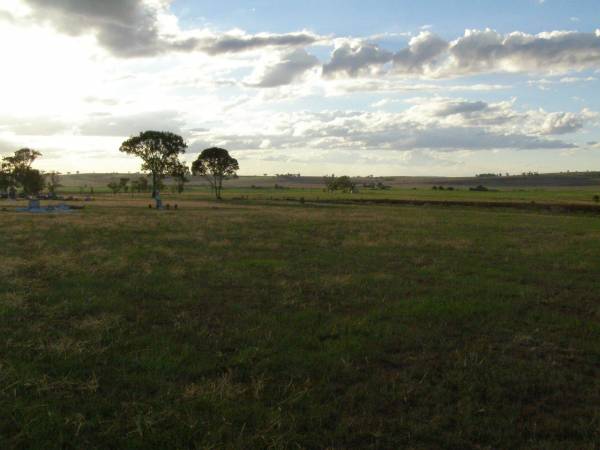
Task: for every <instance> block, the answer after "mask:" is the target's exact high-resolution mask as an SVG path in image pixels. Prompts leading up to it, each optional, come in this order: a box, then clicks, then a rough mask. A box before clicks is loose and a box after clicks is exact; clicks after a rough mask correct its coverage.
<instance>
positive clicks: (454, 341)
mask: <svg viewBox="0 0 600 450" xmlns="http://www.w3.org/2000/svg"><path fill="white" fill-rule="evenodd" d="M227 195H228V196H230V197H235V196H237V195H236V193H232V192H231V191H229V192H228V193H227ZM316 195H317V193H315V196H316ZM318 195H321V194H318ZM167 197H168V196H167ZM203 197H204V194H198V193H191V194H189V195H188V196H186V197H184V198H180V199H179V200H178V201H179V206H180V209H179V210H178V211H172V210H171V211H161V212H158V211H155V210H149V209H148V208H147V207H146V204H147V203H149V202H148V200H147V199H133V200H128V199H127V197H126V196H123V197H119V198H117V199H113V197H112V196H107V197H105V198H100V199H98V200H96V201H95V202H92V203H90V204H88V205H87V206H86V209H84V210H83V211H79V212H75V213H72V214H64V215H29V214H18V213H14V212H11V211H8V212H2V211H0V225H1V227H2V234H1V235H0V248H1V249H2V264H0V333H1V336H2V339H1V340H0V448H86V449H93V448H386V449H387V448H416V449H435V448H455V449H467V448H473V449H475V448H490V449H491V448H494V449H495V448H531V449H540V448H544V449H546V448H550V449H551V448H555V449H593V448H597V443H598V442H599V441H600V409H599V408H598V405H599V404H600V303H599V301H598V298H599V297H598V295H599V294H598V286H599V285H600V279H599V274H600V258H598V255H600V218H598V217H595V216H588V215H583V214H578V215H565V214H549V213H536V212H528V211H510V210H501V211H491V210H486V209H474V208H459V207H457V208H452V209H448V208H436V207H409V206H402V207H399V206H381V205H379V206H377V205H366V206H356V205H318V204H309V203H307V204H304V205H302V204H299V203H295V202H293V203H285V202H277V203H273V204H265V203H264V202H262V201H260V202H259V201H257V200H247V201H246V200H238V201H225V202H223V203H220V204H217V203H213V202H206V201H203V200H201V198H203ZM5 204H7V203H6V202H5V203H4V204H3V203H2V202H0V207H1V206H4V205H5Z"/></svg>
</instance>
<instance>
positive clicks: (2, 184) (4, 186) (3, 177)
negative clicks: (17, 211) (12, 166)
mask: <svg viewBox="0 0 600 450" xmlns="http://www.w3.org/2000/svg"><path fill="white" fill-rule="evenodd" d="M10 187H11V176H10V172H9V171H8V170H6V169H5V168H4V166H3V165H0V193H3V194H5V193H6V192H7V191H8V188H10Z"/></svg>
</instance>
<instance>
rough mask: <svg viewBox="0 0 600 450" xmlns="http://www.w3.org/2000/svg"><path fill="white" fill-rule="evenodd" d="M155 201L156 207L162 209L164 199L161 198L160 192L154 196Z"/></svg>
mask: <svg viewBox="0 0 600 450" xmlns="http://www.w3.org/2000/svg"><path fill="white" fill-rule="evenodd" d="M154 201H155V202H156V209H162V207H163V206H162V200H161V199H160V195H159V194H158V192H157V193H156V197H154Z"/></svg>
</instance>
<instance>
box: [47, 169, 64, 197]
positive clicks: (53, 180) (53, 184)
mask: <svg viewBox="0 0 600 450" xmlns="http://www.w3.org/2000/svg"><path fill="white" fill-rule="evenodd" d="M46 177H47V178H48V181H47V182H46V186H47V187H48V192H49V193H50V194H51V195H52V196H54V195H55V194H56V190H57V189H58V188H59V187H62V185H61V184H60V174H59V173H58V172H50V173H48V174H46Z"/></svg>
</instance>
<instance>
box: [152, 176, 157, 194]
mask: <svg viewBox="0 0 600 450" xmlns="http://www.w3.org/2000/svg"><path fill="white" fill-rule="evenodd" d="M152 198H156V173H154V172H152Z"/></svg>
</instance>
